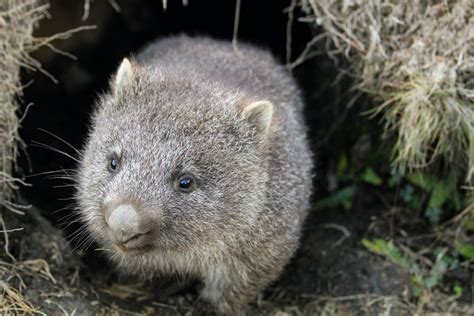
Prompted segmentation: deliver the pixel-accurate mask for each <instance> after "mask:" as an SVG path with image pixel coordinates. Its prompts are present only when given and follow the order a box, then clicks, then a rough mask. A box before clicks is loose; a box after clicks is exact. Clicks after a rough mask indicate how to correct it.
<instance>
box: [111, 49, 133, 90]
mask: <svg viewBox="0 0 474 316" xmlns="http://www.w3.org/2000/svg"><path fill="white" fill-rule="evenodd" d="M134 68H136V65H135V62H133V61H130V60H129V59H128V58H124V59H123V61H122V63H121V64H120V67H119V69H118V71H117V74H116V75H115V78H114V81H113V87H112V89H113V91H114V94H115V95H117V94H118V93H120V91H122V90H123V89H124V88H125V87H127V86H128V85H129V84H130V83H131V82H132V80H133V78H134V76H135V69H134Z"/></svg>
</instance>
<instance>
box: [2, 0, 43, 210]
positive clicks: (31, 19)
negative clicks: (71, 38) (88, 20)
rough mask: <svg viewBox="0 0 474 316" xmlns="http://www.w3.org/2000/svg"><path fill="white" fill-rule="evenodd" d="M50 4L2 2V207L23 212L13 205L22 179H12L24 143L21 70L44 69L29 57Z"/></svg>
mask: <svg viewBox="0 0 474 316" xmlns="http://www.w3.org/2000/svg"><path fill="white" fill-rule="evenodd" d="M46 10H47V5H44V4H43V5H42V4H40V3H39V1H36V0H7V1H2V2H1V3H0V43H1V46H0V206H2V209H3V208H5V209H10V210H12V211H15V212H20V213H21V211H19V210H18V208H17V207H15V205H14V204H12V203H11V202H9V201H10V200H11V197H12V192H13V191H14V190H16V189H18V185H19V184H21V183H22V182H21V180H19V179H15V178H13V177H12V171H13V166H14V164H15V160H16V157H17V156H18V146H19V144H20V146H21V140H20V138H19V135H18V129H19V128H20V123H21V119H19V118H18V110H19V109H18V101H17V97H18V95H20V94H21V89H22V86H21V82H20V67H26V68H29V69H35V68H38V67H39V68H40V67H41V65H40V64H39V63H38V62H36V61H35V60H33V59H32V58H31V57H30V56H29V55H28V54H29V52H31V51H32V49H34V47H35V41H34V40H33V37H32V33H33V28H34V26H35V24H36V23H37V22H38V21H39V20H40V19H42V18H43V17H45V16H46V14H47V12H46Z"/></svg>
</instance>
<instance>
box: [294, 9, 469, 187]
mask: <svg viewBox="0 0 474 316" xmlns="http://www.w3.org/2000/svg"><path fill="white" fill-rule="evenodd" d="M300 6H301V8H302V10H303V11H304V12H305V13H306V14H307V15H308V17H307V18H305V20H306V21H308V20H310V21H312V22H313V23H314V24H315V25H316V26H317V27H322V29H323V30H324V34H323V36H321V35H319V37H318V39H321V38H327V39H329V41H328V44H329V43H330V45H328V46H327V47H334V49H332V50H331V49H328V52H329V54H331V55H337V54H343V55H344V56H345V57H347V58H348V59H349V61H350V62H351V65H352V72H353V73H354V74H355V76H356V77H357V78H358V80H359V81H358V86H357V87H358V88H359V89H361V90H363V91H366V92H369V93H372V94H374V95H375V96H376V99H378V100H381V105H380V106H378V107H377V108H376V109H375V110H374V113H375V114H381V115H382V116H383V117H384V119H385V122H386V131H387V132H389V133H390V134H392V133H394V134H396V135H397V141H396V148H395V153H394V154H395V159H394V161H395V163H396V165H397V166H398V167H399V168H400V169H402V170H406V169H408V170H410V169H415V168H425V167H427V166H430V165H432V163H433V162H434V161H437V160H438V158H442V160H443V162H444V166H446V167H447V168H448V170H447V171H448V172H455V173H459V172H462V173H464V174H465V175H466V180H467V181H468V182H470V181H472V180H473V179H474V178H473V177H474V76H473V75H474V3H473V2H472V1H470V0H457V1H444V0H423V1H396V0H375V1H364V0H344V1H339V0H328V1H316V0H301V1H300ZM314 42H317V41H314ZM314 42H313V43H314ZM313 43H312V44H313ZM304 53H305V54H307V53H308V51H307V50H306V51H305V52H304ZM303 57H304V56H303ZM301 60H302V58H301V56H300V58H298V59H297V60H296V61H297V64H299V63H300V62H301ZM297 64H295V65H297ZM290 66H291V65H290Z"/></svg>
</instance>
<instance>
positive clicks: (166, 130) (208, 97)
mask: <svg viewBox="0 0 474 316" xmlns="http://www.w3.org/2000/svg"><path fill="white" fill-rule="evenodd" d="M190 76H191V75H190ZM196 76H197V75H196ZM111 86H112V88H111V92H110V93H107V94H105V95H103V96H102V97H101V98H100V100H99V102H98V106H97V110H96V112H95V114H94V116H93V118H92V127H91V132H90V135H89V138H88V139H87V143H86V146H85V149H84V152H83V155H82V160H81V163H80V167H79V178H78V192H77V198H78V202H79V205H80V212H81V215H82V217H83V218H84V220H85V221H86V224H87V228H88V229H89V231H90V232H91V233H92V235H93V236H94V237H95V238H96V240H97V241H98V242H100V243H101V244H102V246H104V247H106V248H108V249H110V250H113V252H114V253H119V254H121V256H122V257H123V256H134V255H139V254H142V253H144V252H146V253H148V252H153V251H154V250H157V249H168V250H170V249H183V248H188V247H197V246H199V247H201V246H204V247H206V245H208V244H211V243H212V244H214V245H215V244H216V243H218V244H220V245H224V244H225V243H226V240H230V239H232V236H235V234H239V232H241V231H242V230H245V229H251V227H252V222H253V220H254V219H255V216H257V215H258V212H260V211H263V210H264V208H263V206H262V204H263V203H264V199H265V197H264V195H265V186H266V183H268V181H272V179H269V178H268V177H267V167H268V158H267V156H268V154H267V153H266V150H267V146H266V144H267V143H268V139H269V137H270V135H271V134H272V129H273V128H272V126H273V124H274V123H272V121H273V106H272V104H271V103H270V102H268V101H262V100H258V99H257V100H254V99H252V97H251V96H245V97H244V96H242V95H240V94H239V93H237V92H235V91H233V92H232V91H231V92H229V91H224V90H225V89H223V88H220V86H219V84H218V83H212V84H207V85H203V84H202V82H200V79H199V78H198V77H192V76H191V77H187V78H182V76H181V77H180V78H177V77H176V76H175V75H173V72H172V70H171V69H170V70H166V69H156V68H151V67H149V66H145V65H140V64H138V63H137V62H136V61H133V60H131V61H130V60H128V59H125V60H124V61H123V62H122V64H121V66H120V68H119V70H118V72H117V74H116V75H115V77H114V79H113V80H112V82H111ZM228 238H230V239H228Z"/></svg>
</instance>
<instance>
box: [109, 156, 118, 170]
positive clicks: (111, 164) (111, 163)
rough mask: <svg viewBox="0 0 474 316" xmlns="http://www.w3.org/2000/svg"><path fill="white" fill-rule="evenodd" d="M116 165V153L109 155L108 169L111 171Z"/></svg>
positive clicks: (115, 168)
mask: <svg viewBox="0 0 474 316" xmlns="http://www.w3.org/2000/svg"><path fill="white" fill-rule="evenodd" d="M118 166H119V159H118V158H117V156H116V155H112V156H110V157H109V165H108V169H109V171H111V172H113V171H115V170H117V168H118Z"/></svg>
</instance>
